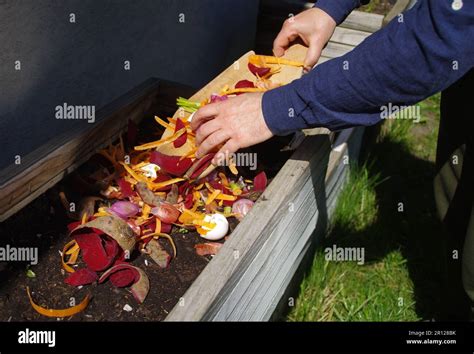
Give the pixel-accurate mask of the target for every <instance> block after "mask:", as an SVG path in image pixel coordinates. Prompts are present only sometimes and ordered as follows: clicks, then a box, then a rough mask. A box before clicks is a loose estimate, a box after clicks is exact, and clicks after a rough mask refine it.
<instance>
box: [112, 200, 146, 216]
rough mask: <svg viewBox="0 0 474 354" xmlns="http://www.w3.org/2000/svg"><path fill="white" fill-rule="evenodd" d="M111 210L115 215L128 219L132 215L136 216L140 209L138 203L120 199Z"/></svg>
mask: <svg viewBox="0 0 474 354" xmlns="http://www.w3.org/2000/svg"><path fill="white" fill-rule="evenodd" d="M109 210H110V211H111V212H113V213H114V214H115V215H117V216H119V217H121V218H122V219H127V218H130V217H132V216H135V215H137V214H138V212H139V211H140V208H139V207H138V205H136V204H133V203H132V202H127V201H118V202H115V203H114V204H113V205H112V206H111V207H110V208H109Z"/></svg>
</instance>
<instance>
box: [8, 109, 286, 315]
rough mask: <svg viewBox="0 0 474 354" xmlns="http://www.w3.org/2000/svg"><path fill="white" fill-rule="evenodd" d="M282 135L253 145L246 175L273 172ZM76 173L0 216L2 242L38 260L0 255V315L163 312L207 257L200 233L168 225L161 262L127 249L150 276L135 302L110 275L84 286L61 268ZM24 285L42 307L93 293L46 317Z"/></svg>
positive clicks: (148, 124) (148, 135)
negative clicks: (75, 309) (73, 310)
mask: <svg viewBox="0 0 474 354" xmlns="http://www.w3.org/2000/svg"><path fill="white" fill-rule="evenodd" d="M152 112H153V111H152ZM153 116H154V114H147V115H146V116H145V118H144V119H143V121H142V123H141V124H140V125H139V138H138V140H139V141H140V140H141V141H151V140H156V139H157V138H158V137H159V135H160V134H159V132H157V126H156V123H154V119H153ZM125 135H126V134H125ZM288 141H289V138H275V139H272V140H270V141H269V142H267V143H264V144H260V145H258V146H256V147H255V148H254V149H253V152H256V153H257V154H258V157H259V167H258V169H257V171H247V173H245V172H244V175H245V174H247V175H248V176H249V177H250V176H251V175H255V174H256V173H257V172H258V171H261V170H265V172H266V173H267V176H268V177H269V180H271V178H272V177H274V176H275V175H276V173H277V172H278V170H279V169H280V168H281V167H282V166H283V164H284V162H285V161H286V160H287V159H288V157H289V156H290V155H291V153H290V152H285V153H279V152H278V151H279V150H280V149H281V148H282V147H283V146H284V145H285V144H286V143H287V142H288ZM89 165H90V161H89V162H86V163H85V164H84V165H83V166H81V168H80V169H79V171H81V170H82V171H87V170H88V169H89V168H90V166H89ZM239 172H241V171H240V169H239ZM74 178H75V173H73V174H72V175H69V176H68V177H66V178H65V179H64V180H63V181H61V182H60V183H59V184H58V185H56V186H54V187H53V188H51V189H50V190H48V191H47V192H46V193H44V194H43V195H41V196H40V197H38V198H37V199H35V200H34V201H33V202H31V203H30V204H29V205H28V206H26V207H25V208H23V209H22V210H21V211H19V212H17V213H16V214H15V215H13V216H11V217H10V218H9V219H7V220H6V221H4V222H3V223H0V247H7V245H8V246H9V247H10V248H11V247H28V248H29V247H35V248H37V249H38V263H37V264H36V265H29V262H19V261H8V262H5V261H0V321H162V320H164V319H165V318H166V316H167V315H168V313H169V312H170V311H171V310H172V309H173V307H174V306H175V305H176V304H177V303H178V301H180V299H181V298H182V296H183V295H184V293H185V292H186V290H187V289H188V288H189V287H190V286H191V284H192V283H193V282H194V280H195V279H196V278H197V277H198V275H199V274H200V273H201V272H202V270H203V269H204V267H205V266H206V265H207V264H208V263H209V262H210V261H211V260H212V256H199V255H197V254H196V251H195V248H194V246H195V245H196V244H199V243H203V242H205V241H206V240H204V239H202V238H201V237H200V236H199V234H198V233H196V232H193V231H188V232H186V233H182V232H179V231H180V230H178V228H177V227H173V231H172V233H171V236H172V237H173V239H174V242H175V244H176V248H177V257H176V258H173V259H172V260H171V262H170V264H169V266H168V267H167V268H160V267H159V266H158V265H157V264H156V263H154V262H153V261H152V260H151V258H149V257H148V256H145V255H142V254H140V253H139V252H138V251H135V252H134V253H133V254H132V255H131V257H130V259H131V261H130V263H131V264H133V265H135V266H138V267H140V268H142V269H143V270H144V271H145V272H146V274H147V275H148V277H149V280H150V292H149V293H148V295H147V297H146V299H145V301H144V302H143V303H142V304H138V303H137V302H136V300H135V299H134V297H133V295H132V293H131V292H130V291H129V290H128V289H127V288H116V287H114V286H113V285H112V284H110V282H109V281H107V282H105V283H103V284H97V283H94V284H92V285H86V286H83V287H74V286H71V285H68V284H66V283H65V282H64V280H65V278H66V277H67V275H68V273H66V272H65V271H64V270H63V269H62V266H61V256H60V251H62V249H63V247H64V245H65V244H66V243H67V242H68V241H70V240H71V237H70V236H69V235H68V231H67V225H68V224H69V223H71V222H73V221H74V220H71V219H70V218H69V217H68V216H67V214H66V212H65V210H64V208H63V206H62V205H61V203H60V200H59V198H58V193H59V191H61V190H63V187H64V186H66V187H65V188H70V186H71V185H73V186H74V183H75V179H74ZM68 186H69V187H68ZM237 224H238V221H237V220H235V219H234V218H230V219H229V226H230V233H229V235H230V236H229V237H232V231H233V230H234V229H235V227H236V226H237ZM159 242H160V244H161V245H162V246H163V247H164V248H165V249H166V250H167V252H168V253H169V254H173V251H172V248H171V246H170V244H169V242H168V241H166V240H164V241H162V240H159ZM80 259H81V258H80V257H79V263H78V268H81V267H84V265H83V264H82V263H81V261H80ZM145 260H147V264H148V265H146V264H145ZM27 287H29V288H30V290H31V294H32V297H33V300H34V301H35V303H37V304H38V305H41V306H43V307H46V308H54V309H63V308H68V307H70V306H72V305H74V304H79V303H80V302H81V301H82V300H83V299H84V297H85V296H86V295H87V294H89V295H91V296H92V299H91V301H90V303H89V305H88V306H87V308H86V309H85V310H84V311H82V312H80V313H78V314H76V315H74V316H72V317H66V318H61V319H59V318H50V317H45V316H43V315H41V314H39V313H37V312H36V311H35V310H34V309H33V308H32V307H31V305H30V302H29V299H28V295H27V292H26V288H27ZM183 300H184V301H186V299H183ZM183 300H181V301H183ZM188 301H189V299H188ZM126 305H128V306H126ZM130 308H131V309H130ZM127 310H128V311H127Z"/></svg>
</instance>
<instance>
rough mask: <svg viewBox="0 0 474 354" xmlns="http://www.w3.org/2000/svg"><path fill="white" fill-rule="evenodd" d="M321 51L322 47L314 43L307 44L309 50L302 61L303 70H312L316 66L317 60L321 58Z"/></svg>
mask: <svg viewBox="0 0 474 354" xmlns="http://www.w3.org/2000/svg"><path fill="white" fill-rule="evenodd" d="M322 50H323V46H322V45H320V44H319V43H317V42H315V41H313V42H311V43H310V44H309V48H308V51H307V52H306V57H305V59H304V68H305V70H307V71H309V70H311V69H312V68H313V66H314V65H316V63H317V62H318V60H319V57H320V56H321V52H322Z"/></svg>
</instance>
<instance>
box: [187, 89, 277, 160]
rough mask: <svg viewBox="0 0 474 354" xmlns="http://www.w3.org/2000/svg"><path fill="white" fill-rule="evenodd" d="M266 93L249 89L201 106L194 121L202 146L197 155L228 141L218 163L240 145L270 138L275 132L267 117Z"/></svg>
mask: <svg viewBox="0 0 474 354" xmlns="http://www.w3.org/2000/svg"><path fill="white" fill-rule="evenodd" d="M262 97H263V93H246V94H243V95H239V96H236V97H232V98H229V99H227V100H225V101H220V102H216V103H211V104H208V105H206V106H204V107H202V108H200V109H199V110H198V111H197V112H196V113H195V114H194V116H193V119H192V121H191V128H192V129H193V130H194V131H195V132H196V145H197V146H198V150H197V152H196V157H197V158H200V157H202V156H204V155H205V154H207V153H208V152H210V151H211V150H213V149H215V148H217V147H218V146H219V145H221V144H224V145H223V146H222V147H221V148H220V149H219V151H218V153H217V154H216V156H215V157H214V160H213V163H214V164H217V162H218V161H222V160H223V159H224V157H225V158H226V160H227V156H229V154H232V153H235V152H236V151H237V150H238V149H241V148H245V147H249V146H252V145H255V144H258V143H261V142H263V141H265V140H267V139H270V138H271V137H272V136H273V134H272V132H271V131H270V129H268V127H267V124H266V123H265V119H264V118H263V113H262Z"/></svg>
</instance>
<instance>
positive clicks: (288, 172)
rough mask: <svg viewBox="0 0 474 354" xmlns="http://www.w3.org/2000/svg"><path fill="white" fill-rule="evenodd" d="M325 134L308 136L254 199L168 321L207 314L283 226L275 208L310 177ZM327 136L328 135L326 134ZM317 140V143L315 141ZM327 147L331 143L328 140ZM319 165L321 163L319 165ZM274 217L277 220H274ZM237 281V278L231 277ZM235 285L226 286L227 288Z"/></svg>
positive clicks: (284, 205) (285, 204)
mask: <svg viewBox="0 0 474 354" xmlns="http://www.w3.org/2000/svg"><path fill="white" fill-rule="evenodd" d="M323 139H324V136H314V137H311V138H310V139H309V140H307V143H306V144H305V145H304V148H301V149H298V151H297V152H295V154H294V156H293V157H294V158H292V159H291V160H289V161H288V162H287V163H286V164H285V165H284V166H283V168H282V170H281V171H280V172H279V173H278V175H277V176H276V177H275V179H274V180H273V182H272V183H271V184H270V185H269V186H268V188H267V189H266V191H265V192H264V193H263V195H262V196H261V198H260V199H259V200H258V201H257V202H256V203H255V205H254V207H253V209H252V212H251V213H249V214H248V215H247V216H246V218H244V220H243V221H242V222H241V223H240V224H239V225H238V227H237V228H236V229H235V230H234V232H233V233H232V235H231V237H230V238H229V239H228V240H227V241H226V243H225V244H224V247H222V248H221V249H220V251H219V253H218V254H217V255H216V256H215V257H214V259H213V260H212V261H211V262H210V263H209V264H208V265H207V266H206V268H205V269H204V271H203V272H202V273H201V274H200V275H199V277H198V278H197V279H196V281H195V282H194V283H193V285H192V286H191V287H190V288H189V289H188V291H187V292H186V293H185V295H184V296H183V299H184V301H183V302H182V304H183V306H179V305H177V306H176V307H175V308H174V309H173V310H172V312H171V313H170V314H169V316H168V317H167V319H166V320H167V321H178V320H194V321H196V320H200V319H201V318H204V317H205V315H206V313H207V312H208V309H209V308H210V306H211V305H212V303H213V302H214V301H217V300H218V298H220V296H218V295H219V293H220V292H221V291H225V290H224V288H225V287H226V285H227V283H228V281H229V279H231V278H232V275H233V274H234V272H235V270H236V268H237V267H238V265H239V264H246V263H247V264H248V263H249V262H250V260H252V259H253V258H254V257H255V253H256V252H257V251H258V250H260V249H261V247H262V244H263V243H264V242H265V240H266V239H267V238H268V236H269V235H270V233H271V232H272V230H275V228H278V227H280V228H281V225H280V223H279V222H276V221H277V220H276V219H275V216H276V215H278V213H276V211H278V210H280V209H282V210H288V203H289V202H290V201H291V199H290V198H292V196H294V195H296V194H297V191H298V187H300V186H302V185H303V184H304V182H305V181H306V180H307V179H308V178H310V173H309V171H310V170H309V169H308V168H307V166H308V165H309V164H310V163H311V161H313V164H314V162H317V161H319V160H320V159H321V154H314V151H317V150H318V148H319V147H323ZM326 140H327V138H326ZM315 141H317V142H318V143H317V144H315ZM326 148H327V149H329V143H328V142H327V146H326ZM319 166H320V165H319ZM272 221H274V222H272ZM232 279H234V281H236V278H232ZM230 289H232V288H231V287H229V286H227V290H230Z"/></svg>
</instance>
